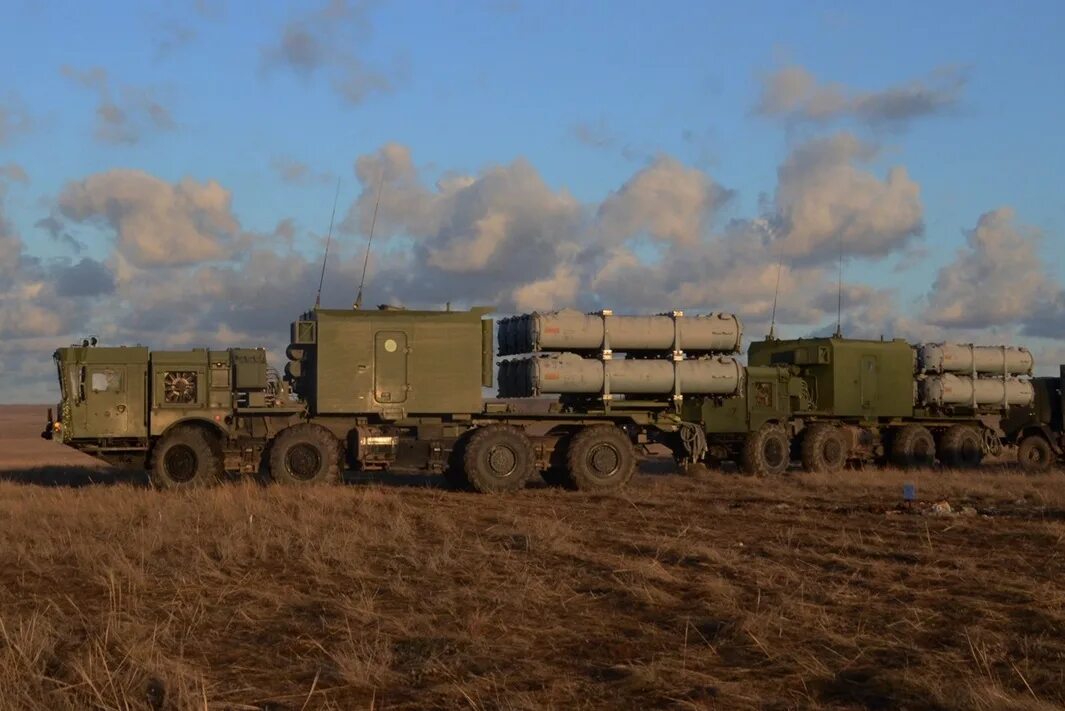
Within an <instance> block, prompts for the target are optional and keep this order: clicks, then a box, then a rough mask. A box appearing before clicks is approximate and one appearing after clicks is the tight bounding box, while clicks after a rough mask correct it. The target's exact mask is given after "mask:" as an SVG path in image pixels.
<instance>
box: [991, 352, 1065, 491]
mask: <svg viewBox="0 0 1065 711" xmlns="http://www.w3.org/2000/svg"><path fill="white" fill-rule="evenodd" d="M1059 372H1060V374H1059V375H1057V376H1054V377H1044V378H1033V379H1032V385H1033V387H1034V388H1035V399H1034V401H1033V402H1032V404H1031V406H1029V407H1018V408H1014V409H1013V410H1012V411H1010V413H1009V415H1008V416H1007V417H1006V418H1005V420H1004V421H1003V424H1002V427H1003V429H1004V430H1005V431H1006V440H1007V441H1008V442H1011V443H1013V444H1016V445H1017V461H1018V463H1019V464H1020V465H1021V468H1023V469H1024V470H1026V471H1030V472H1045V471H1047V470H1048V469H1050V468H1051V467H1053V466H1054V465H1055V464H1060V463H1061V462H1062V460H1063V458H1065V417H1063V413H1065V389H1063V388H1062V383H1065V365H1063V366H1060V371H1059Z"/></svg>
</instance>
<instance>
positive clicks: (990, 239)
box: [925, 207, 1061, 328]
mask: <svg viewBox="0 0 1065 711" xmlns="http://www.w3.org/2000/svg"><path fill="white" fill-rule="evenodd" d="M1039 238H1040V235H1039V232H1038V231H1037V230H1035V229H1034V228H1031V227H1026V226H1024V225H1020V224H1018V223H1017V220H1016V216H1015V214H1014V211H1013V210H1012V209H1011V208H1009V207H1001V208H998V209H997V210H992V211H991V212H986V213H984V214H983V215H981V216H980V219H979V220H978V221H977V223H976V227H975V228H973V229H972V230H969V231H968V232H967V233H966V242H967V246H966V247H965V248H964V249H962V250H961V251H959V252H958V255H957V257H956V259H955V260H954V261H953V262H951V263H950V264H948V265H946V266H944V267H943V268H942V269H940V270H939V274H938V275H937V276H936V280H935V283H934V284H933V285H932V291H931V293H930V294H929V297H928V308H927V310H926V311H925V317H926V318H927V319H928V320H929V321H930V322H932V323H934V324H937V325H940V326H947V327H953V328H980V327H981V326H987V325H1011V324H1012V325H1017V324H1021V323H1024V322H1027V321H1029V320H1030V319H1031V318H1032V316H1033V314H1035V313H1036V312H1037V311H1041V312H1044V313H1045V312H1046V311H1047V310H1048V309H1049V310H1054V309H1052V308H1049V306H1048V305H1049V304H1052V303H1053V301H1054V300H1055V298H1056V297H1057V296H1058V295H1059V294H1060V291H1061V289H1060V286H1059V285H1058V284H1057V283H1056V282H1054V281H1052V280H1051V278H1050V276H1049V275H1048V274H1047V272H1046V270H1045V269H1044V268H1043V265H1042V262H1041V260H1040V257H1039V254H1038V251H1037V249H1038V243H1039Z"/></svg>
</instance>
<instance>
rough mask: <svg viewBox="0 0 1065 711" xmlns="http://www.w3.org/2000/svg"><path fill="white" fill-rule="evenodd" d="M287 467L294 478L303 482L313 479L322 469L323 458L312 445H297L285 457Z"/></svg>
mask: <svg viewBox="0 0 1065 711" xmlns="http://www.w3.org/2000/svg"><path fill="white" fill-rule="evenodd" d="M285 465H286V466H287V467H288V470H289V472H290V473H291V474H292V476H294V477H296V478H297V479H302V480H303V481H308V480H310V479H313V478H314V477H315V475H317V474H318V471H319V470H320V469H321V468H322V456H321V455H320V454H319V453H318V448H317V447H314V446H312V445H310V444H297V445H295V446H294V447H292V448H291V449H289V450H288V453H287V454H286V455H285Z"/></svg>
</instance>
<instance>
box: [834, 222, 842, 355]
mask: <svg viewBox="0 0 1065 711" xmlns="http://www.w3.org/2000/svg"><path fill="white" fill-rule="evenodd" d="M834 337H835V338H843V230H840V233H839V283H838V286H837V287H836V333H835V336H834Z"/></svg>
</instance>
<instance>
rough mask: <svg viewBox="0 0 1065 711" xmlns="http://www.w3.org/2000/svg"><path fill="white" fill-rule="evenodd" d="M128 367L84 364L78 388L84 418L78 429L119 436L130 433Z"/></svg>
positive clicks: (94, 433) (89, 433)
mask: <svg viewBox="0 0 1065 711" xmlns="http://www.w3.org/2000/svg"><path fill="white" fill-rule="evenodd" d="M128 375H129V373H128V371H127V366H125V365H85V366H83V368H82V378H81V385H80V388H81V390H82V393H83V395H82V396H83V397H84V402H83V403H82V406H81V407H80V408H79V410H80V411H81V414H82V417H83V418H84V420H83V421H82V422H81V427H80V428H79V429H80V431H81V432H83V433H85V434H86V435H91V436H97V437H122V436H125V435H127V434H128V432H129V402H128V392H129V387H128V382H127V376H128Z"/></svg>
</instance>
